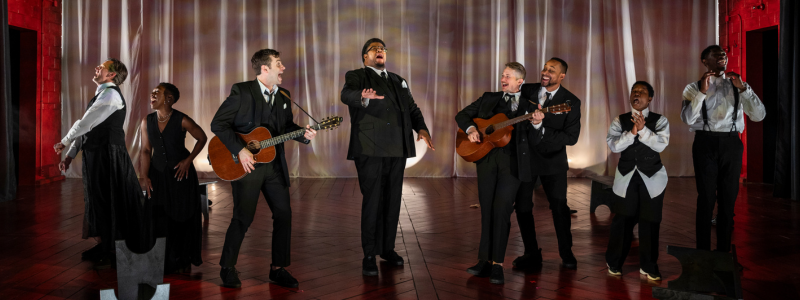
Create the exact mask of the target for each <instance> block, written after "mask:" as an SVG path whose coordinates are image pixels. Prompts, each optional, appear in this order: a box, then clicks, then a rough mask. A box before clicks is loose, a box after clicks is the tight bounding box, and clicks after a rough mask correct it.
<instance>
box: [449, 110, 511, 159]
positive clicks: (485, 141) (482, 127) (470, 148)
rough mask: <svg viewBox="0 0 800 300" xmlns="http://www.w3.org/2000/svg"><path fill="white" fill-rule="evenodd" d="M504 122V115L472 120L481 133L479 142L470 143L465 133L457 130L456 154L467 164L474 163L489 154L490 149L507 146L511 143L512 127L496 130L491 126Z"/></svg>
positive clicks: (505, 118)
mask: <svg viewBox="0 0 800 300" xmlns="http://www.w3.org/2000/svg"><path fill="white" fill-rule="evenodd" d="M506 120H508V117H506V115H505V114H496V115H495V116H494V117H491V118H490V119H481V118H474V119H472V121H474V122H475V124H477V126H476V127H477V129H478V131H480V133H481V142H480V143H473V142H470V141H469V137H468V136H467V133H466V132H464V131H463V130H461V129H460V128H459V129H458V133H456V153H458V155H459V156H461V157H462V158H464V160H466V161H468V162H475V161H477V160H479V159H481V158H483V157H484V156H486V154H489V151H492V149H494V148H497V147H504V146H505V145H508V143H509V142H510V141H511V131H512V130H514V126H507V127H504V128H500V129H497V130H495V128H494V127H493V126H491V125H492V124H497V123H500V122H503V121H506ZM487 130H488V132H487Z"/></svg>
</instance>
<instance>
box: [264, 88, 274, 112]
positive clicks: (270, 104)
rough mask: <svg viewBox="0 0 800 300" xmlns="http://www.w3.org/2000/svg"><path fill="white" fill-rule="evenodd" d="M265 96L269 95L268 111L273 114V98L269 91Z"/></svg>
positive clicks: (265, 92)
mask: <svg viewBox="0 0 800 300" xmlns="http://www.w3.org/2000/svg"><path fill="white" fill-rule="evenodd" d="M264 95H267V109H268V110H269V111H270V112H272V98H273V96H272V94H270V93H269V91H267V90H265V91H264Z"/></svg>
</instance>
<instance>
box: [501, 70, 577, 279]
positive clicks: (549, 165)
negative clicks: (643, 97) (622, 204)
mask: <svg viewBox="0 0 800 300" xmlns="http://www.w3.org/2000/svg"><path fill="white" fill-rule="evenodd" d="M566 74H567V63H566V62H565V61H564V60H562V59H560V58H557V57H553V58H551V59H550V60H548V61H547V63H545V65H544V68H542V72H541V82H540V83H530V84H524V85H522V89H521V90H522V96H523V97H526V98H529V99H533V101H534V102H535V103H536V104H537V105H539V106H540V107H549V106H553V105H558V104H563V103H568V104H569V105H570V106H571V107H572V110H570V111H569V112H567V113H564V114H548V115H544V114H542V113H541V112H537V113H536V114H535V116H534V118H533V119H532V120H531V124H532V125H530V126H532V127H533V129H534V130H530V131H529V137H530V138H529V144H530V146H531V153H532V157H531V159H530V169H531V175H532V178H531V182H536V180H537V178H538V179H540V180H541V181H542V187H544V193H545V194H546V195H547V201H548V202H550V211H551V212H552V213H553V224H554V225H555V227H556V238H558V253H559V255H560V256H561V263H562V265H563V266H564V267H565V268H568V269H575V268H577V267H578V261H577V260H576V259H575V256H574V255H573V254H572V233H570V226H571V225H572V220H571V219H570V212H569V207H568V206H567V170H569V164H568V162H567V147H566V146H572V145H575V143H577V142H578V136H579V135H580V133H581V101H580V100H579V99H578V97H575V95H573V94H572V93H570V92H569V91H568V90H567V89H566V88H564V87H563V86H561V81H562V80H564V77H565V76H566ZM533 188H534V185H533V184H523V185H522V186H521V187H520V188H519V191H518V192H517V199H516V203H515V204H514V209H515V210H516V212H517V223H518V224H519V231H520V235H522V242H523V243H524V244H525V255H523V256H520V257H517V259H515V260H514V262H512V264H513V265H514V267H516V268H530V267H535V266H539V265H541V264H542V249H540V248H539V245H538V243H537V242H536V230H535V228H534V226H535V225H534V223H533V213H532V211H533Z"/></svg>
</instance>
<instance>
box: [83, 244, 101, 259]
mask: <svg viewBox="0 0 800 300" xmlns="http://www.w3.org/2000/svg"><path fill="white" fill-rule="evenodd" d="M102 255H103V247H102V246H101V245H100V244H97V245H94V247H92V248H91V249H89V250H86V251H83V253H81V260H93V259H99V258H101V256H102Z"/></svg>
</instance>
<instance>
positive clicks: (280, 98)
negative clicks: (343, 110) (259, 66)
mask: <svg viewBox="0 0 800 300" xmlns="http://www.w3.org/2000/svg"><path fill="white" fill-rule="evenodd" d="M278 89H279V91H278V92H277V93H276V96H275V100H274V102H273V109H280V110H281V112H282V113H278V114H277V115H278V120H277V122H275V124H279V125H278V128H272V129H270V133H272V136H273V137H274V136H277V135H280V134H284V133H287V132H291V131H295V130H298V129H302V128H303V127H300V126H299V125H297V124H295V123H294V120H293V118H294V116H293V115H292V103H291V102H292V101H291V100H290V99H287V97H286V96H284V95H283V93H281V92H285V93H286V95H291V94H289V91H288V90H287V89H284V88H282V87H278ZM265 105H266V101H265V100H264V96H263V94H262V92H261V86H260V85H259V84H258V82H257V81H256V80H253V81H245V82H239V83H237V84H234V85H233V87H231V94H230V95H229V96H228V98H227V99H225V102H222V105H220V107H219V110H217V113H216V114H215V115H214V119H213V120H212V121H211V131H212V132H214V134H216V135H217V137H219V139H220V140H221V141H222V143H223V144H225V147H227V148H228V150H229V151H230V152H231V153H234V154H236V153H239V151H241V150H242V148H244V146H245V143H244V142H243V141H242V140H241V139H239V137H238V136H237V135H236V133H248V132H250V131H253V130H254V129H256V127H261V122H262V120H261V111H262V109H263V108H264V106H265ZM276 131H277V132H276ZM295 140H296V141H298V142H301V143H304V144H308V143H309V142H310V141H309V140H307V139H306V138H305V137H303V136H300V137H298V138H296V139H295ZM275 150H276V153H275V155H276V157H277V158H278V159H280V164H281V168H283V177H284V180H285V181H286V182H285V183H286V186H289V169H288V168H287V167H286V157H285V155H284V151H283V144H278V145H276V146H275Z"/></svg>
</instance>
